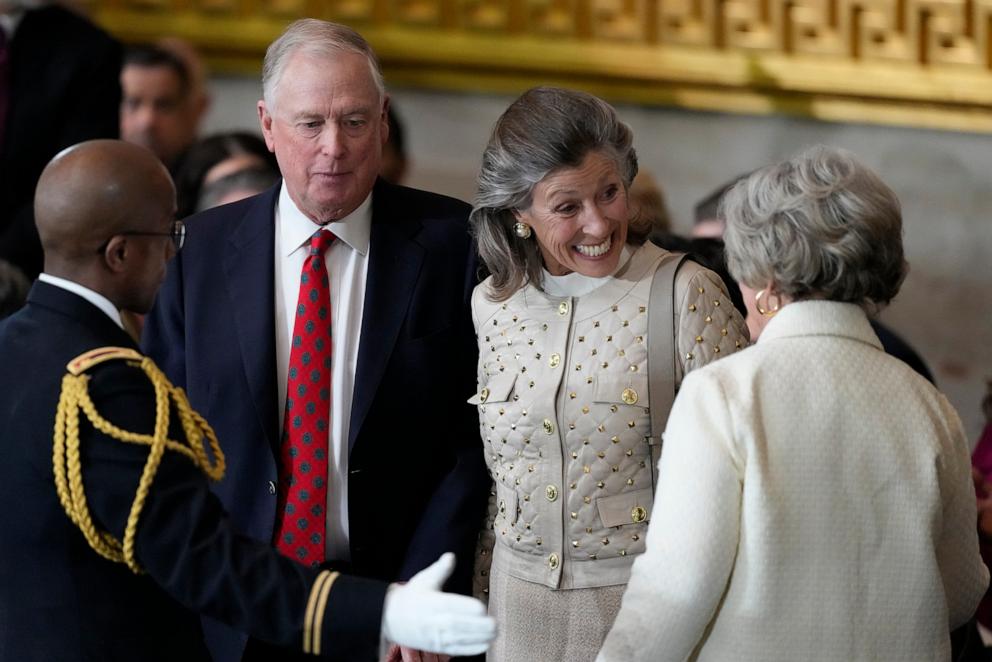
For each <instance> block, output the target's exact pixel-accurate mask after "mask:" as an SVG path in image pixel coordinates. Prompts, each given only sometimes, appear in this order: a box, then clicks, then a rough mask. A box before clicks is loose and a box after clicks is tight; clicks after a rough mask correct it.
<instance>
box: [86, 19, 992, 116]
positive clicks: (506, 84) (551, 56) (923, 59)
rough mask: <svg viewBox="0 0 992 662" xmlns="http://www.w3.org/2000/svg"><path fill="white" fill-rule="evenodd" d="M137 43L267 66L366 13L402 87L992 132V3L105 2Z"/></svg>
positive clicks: (224, 62)
mask: <svg viewBox="0 0 992 662" xmlns="http://www.w3.org/2000/svg"><path fill="white" fill-rule="evenodd" d="M91 6H92V7H93V9H94V13H95V17H96V18H97V20H98V21H99V22H100V23H102V24H103V25H104V26H105V27H107V28H108V29H109V30H111V31H112V32H114V33H115V34H117V35H119V36H121V37H122V38H124V39H125V40H127V41H147V40H152V39H155V38H157V37H159V36H162V35H166V34H174V35H179V36H182V37H185V38H187V39H189V40H190V41H192V42H193V43H194V44H196V45H197V46H198V47H199V48H200V49H201V50H202V51H203V52H204V54H205V55H206V56H207V58H208V60H209V61H210V63H211V64H212V66H213V67H214V68H215V70H217V71H222V72H239V73H250V74H252V75H257V73H258V71H259V65H260V60H261V56H262V54H263V53H264V50H265V48H266V46H267V45H268V44H269V43H270V42H271V41H272V40H273V39H274V38H275V37H276V36H277V35H278V34H279V32H280V31H281V30H282V29H283V27H284V26H285V25H286V24H287V23H288V22H289V21H290V20H292V19H294V18H296V17H297V16H303V15H309V16H317V17H321V18H328V19H331V20H339V21H342V22H345V23H348V24H350V25H353V26H354V27H355V28H356V29H358V30H359V31H360V32H362V34H363V35H364V36H365V37H366V38H367V39H368V40H369V41H370V42H371V43H372V45H373V46H374V47H375V48H376V51H377V52H378V54H379V56H380V58H381V60H382V62H383V66H384V69H385V71H386V75H387V78H388V79H389V81H390V83H391V84H402V85H413V86H423V87H431V88H440V89H456V90H473V91H481V92H493V91H498V92H506V93H511V94H515V93H519V92H520V91H522V90H523V89H526V88H527V87H530V86H532V85H534V84H539V83H552V84H562V85H569V86H573V87H580V88H583V89H588V90H590V91H593V92H596V93H599V94H602V95H603V96H607V97H608V98H611V99H614V100H622V101H632V102H638V103H651V104H664V105H671V106H677V107H684V108H694V109H702V110H719V111H732V112H744V113H758V114H773V113H785V114H790V115H802V116H809V117H814V118H819V119H826V120H840V121H860V122H870V123H884V124H890V123H891V124H900V125H915V126H926V127H931V128H943V129H948V128H955V129H967V130H977V131H992V37H990V35H992V0H939V1H938V0H720V1H717V0H623V1H622V2H621V1H620V0H334V1H333V2H332V1H331V0H258V1H257V2H255V1H254V0H94V2H93V3H92V5H91Z"/></svg>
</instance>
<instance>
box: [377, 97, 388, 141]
mask: <svg viewBox="0 0 992 662" xmlns="http://www.w3.org/2000/svg"><path fill="white" fill-rule="evenodd" d="M379 121H380V122H381V123H382V129H381V133H382V136H381V140H380V142H381V143H382V144H383V145H385V144H386V143H387V142H389V95H388V94H386V95H384V96H383V99H382V114H381V115H379Z"/></svg>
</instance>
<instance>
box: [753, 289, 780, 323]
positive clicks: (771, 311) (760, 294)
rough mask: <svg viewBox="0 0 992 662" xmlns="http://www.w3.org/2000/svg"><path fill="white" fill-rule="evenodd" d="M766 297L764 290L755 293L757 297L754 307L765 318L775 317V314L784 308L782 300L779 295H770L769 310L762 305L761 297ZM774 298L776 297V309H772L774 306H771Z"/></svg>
mask: <svg viewBox="0 0 992 662" xmlns="http://www.w3.org/2000/svg"><path fill="white" fill-rule="evenodd" d="M764 295H765V291H764V290H758V291H757V292H756V293H755V295H754V307H755V309H757V311H758V312H759V313H761V314H762V315H764V316H765V317H774V316H775V313H777V312H778V310H779V308H781V307H782V300H781V299H780V298H779V296H778V295H777V294H769V295H768V299H769V301H767V302H766V303H767V304H768V308H763V307H762V305H761V297H763V296H764ZM772 297H775V306H774V307H772V305H771V298H772Z"/></svg>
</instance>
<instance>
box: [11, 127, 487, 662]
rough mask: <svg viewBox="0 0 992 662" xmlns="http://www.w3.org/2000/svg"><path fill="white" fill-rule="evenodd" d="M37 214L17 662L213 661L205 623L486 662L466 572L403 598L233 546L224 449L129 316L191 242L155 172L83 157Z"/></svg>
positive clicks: (328, 651) (17, 367) (407, 590)
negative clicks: (217, 488) (455, 585)
mask: <svg viewBox="0 0 992 662" xmlns="http://www.w3.org/2000/svg"><path fill="white" fill-rule="evenodd" d="M35 211H36V218H37V223H38V229H39V233H40V235H41V240H42V244H43V246H44V249H45V273H44V274H43V275H42V276H41V277H40V280H39V282H38V283H36V284H35V286H34V288H33V289H32V290H31V294H30V296H29V299H28V304H27V306H26V307H25V308H24V309H22V310H21V311H20V312H18V313H17V314H15V315H13V316H12V317H10V318H7V319H6V320H4V321H3V322H2V323H0V503H2V504H3V505H4V507H3V510H2V512H0V532H2V534H0V661H3V662H6V661H10V662H15V661H16V662H29V661H31V660H39V661H41V660H44V661H46V662H48V661H54V660H58V661H59V662H73V661H75V660H79V661H83V660H87V661H100V662H103V661H109V660H142V661H146V660H152V661H154V660H183V661H184V662H185V661H191V660H208V659H209V655H208V653H207V650H206V648H205V646H204V643H203V639H202V631H201V628H200V621H199V618H198V617H197V615H196V613H195V612H201V613H204V614H208V615H210V616H212V617H214V618H216V619H219V620H221V621H224V622H226V623H228V624H230V625H232V626H233V627H236V628H238V629H242V630H244V631H246V632H248V633H250V634H251V635H252V636H254V637H257V638H259V639H262V640H265V641H268V642H271V643H273V644H276V645H279V646H286V647H293V648H296V649H299V650H303V651H305V652H310V653H315V654H320V655H322V656H324V657H331V658H337V659H343V660H362V659H371V658H373V657H374V656H375V655H376V652H377V647H378V646H379V642H380V632H381V634H382V635H384V636H385V637H386V638H388V639H391V640H394V641H396V642H397V643H400V644H403V645H408V646H412V647H416V648H421V649H428V650H436V651H439V652H443V653H447V654H455V655H458V654H474V653H479V652H482V651H483V650H484V649H485V648H486V647H487V646H488V642H489V641H490V640H491V638H492V637H493V636H494V626H493V624H492V622H491V621H490V620H489V619H488V617H486V616H484V609H483V607H482V605H481V603H478V602H476V601H474V600H472V599H471V598H467V597H464V596H455V595H450V594H444V593H441V592H440V591H439V590H438V589H439V587H440V585H441V583H442V582H443V581H444V579H445V578H446V576H447V575H448V573H450V571H451V568H452V567H453V559H452V558H450V557H449V558H443V559H442V560H441V561H439V562H438V563H437V564H435V565H434V566H432V567H430V568H428V569H427V570H425V571H423V572H422V573H421V574H420V575H417V576H415V577H414V578H413V579H412V580H411V581H410V583H409V584H407V585H405V586H392V587H390V586H388V585H387V584H386V583H383V582H379V581H374V580H368V579H360V578H356V577H350V576H346V575H338V574H337V573H332V572H329V571H327V570H319V569H310V568H306V567H304V566H302V565H298V564H297V563H295V562H293V561H291V560H289V559H287V558H284V557H282V556H280V555H279V554H278V553H276V552H275V551H274V550H273V549H271V548H270V547H269V546H268V545H266V544H264V543H260V542H256V541H253V540H249V539H248V538H245V537H242V536H240V535H238V534H237V533H236V532H235V531H234V530H232V528H231V526H230V524H229V522H228V519H227V516H226V514H225V513H224V511H223V509H222V507H221V506H220V504H219V502H218V501H217V499H216V498H215V497H214V496H213V495H212V494H211V492H210V490H209V488H208V476H211V477H217V476H219V474H220V473H221V472H222V470H223V456H222V455H221V454H220V452H219V449H218V447H217V445H216V440H212V439H211V437H212V432H209V429H208V428H206V425H205V424H204V423H203V422H202V419H200V418H199V417H198V416H197V415H196V414H195V413H193V412H191V411H190V410H189V409H188V405H187V404H186V403H185V397H184V396H182V393H181V392H179V391H178V390H176V391H173V390H172V389H171V385H169V384H168V383H167V382H166V381H165V380H164V378H163V377H162V376H161V373H160V372H158V370H157V368H155V367H154V364H151V362H150V361H148V360H147V359H144V358H143V357H141V356H140V355H139V354H138V353H137V347H136V346H135V345H134V343H133V342H132V341H131V339H130V338H129V336H128V335H127V334H126V333H125V332H124V330H123V328H122V327H121V322H120V316H119V314H118V309H121V308H123V309H127V310H132V311H135V312H139V313H144V312H147V310H148V309H149V308H150V307H151V305H152V302H153V300H154V297H155V292H156V290H157V288H158V286H159V285H160V283H161V282H162V279H163V277H164V275H165V265H166V263H167V262H168V260H169V259H170V258H171V257H172V256H173V255H174V254H175V252H176V251H177V250H178V249H179V248H180V247H181V244H182V240H183V238H184V236H185V235H184V228H183V226H182V225H181V224H179V223H177V222H175V221H174V220H173V214H174V212H175V190H174V188H173V186H172V183H171V180H170V179H169V176H168V174H167V172H166V170H165V169H164V167H163V166H162V165H161V164H160V163H159V162H158V160H157V159H156V158H155V157H154V156H153V155H152V153H151V152H148V151H147V150H145V149H144V148H141V147H137V146H134V145H129V144H126V143H123V142H119V141H93V142H89V143H83V144H81V145H78V146H76V147H74V148H71V149H69V150H66V151H65V152H63V153H62V154H60V155H59V156H57V157H56V158H55V159H54V160H53V161H52V163H50V164H49V166H48V167H47V168H46V169H45V171H44V173H43V174H42V176H41V180H40V182H39V186H38V193H37V198H36V204H35ZM94 350H96V351H94ZM67 366H68V368H67ZM66 375H68V377H66ZM156 394H158V396H159V401H158V402H156ZM170 394H171V395H170ZM60 396H61V399H60ZM164 398H172V399H173V401H172V402H171V404H168V402H169V401H168V400H165V399H164ZM90 403H91V404H92V406H90ZM162 406H168V407H169V414H168V415H167V417H165V416H166V415H165V414H164V413H163V414H162V415H163V418H161V419H159V424H158V426H156V415H157V414H158V413H159V407H162ZM162 411H163V412H164V410H162ZM56 412H58V415H57V414H56ZM166 432H168V439H169V440H171V441H170V442H166V440H165V436H166ZM211 441H213V443H211ZM184 449H185V450H184ZM194 449H196V450H194ZM204 449H206V452H204ZM53 467H54V471H53Z"/></svg>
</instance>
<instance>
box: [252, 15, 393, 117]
mask: <svg viewBox="0 0 992 662" xmlns="http://www.w3.org/2000/svg"><path fill="white" fill-rule="evenodd" d="M298 50H299V51H303V52H304V53H306V54H308V55H315V56H318V57H326V58H332V57H334V56H335V55H337V54H338V53H342V52H344V53H357V54H359V55H364V56H365V58H366V59H367V60H368V61H369V69H370V71H371V73H372V80H373V82H374V83H375V86H376V89H377V90H378V91H379V100H380V102H381V101H382V99H383V98H385V95H386V85H385V83H384V82H383V79H382V69H381V68H380V67H379V58H377V57H376V54H375V51H373V50H372V46H370V45H369V43H368V42H367V41H365V38H364V37H362V35H360V34H358V33H357V32H355V31H354V30H352V29H351V28H349V27H348V26H347V25H341V24H340V23H331V22H330V21H321V20H318V19H316V18H303V19H300V20H298V21H293V22H292V23H290V24H289V26H288V27H287V28H286V29H285V30H284V31H283V33H282V34H281V35H280V36H279V38H278V39H276V40H275V41H274V42H272V43H271V44H270V45H269V48H268V50H266V51H265V61H264V62H263V63H262V98H263V99H265V105H266V106H268V107H269V108H270V112H271V108H272V107H274V102H275V96H276V91H277V88H278V87H279V82H280V80H281V79H282V72H283V69H285V68H286V63H287V62H288V61H289V59H290V56H292V55H293V54H294V53H296V51H298Z"/></svg>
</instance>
